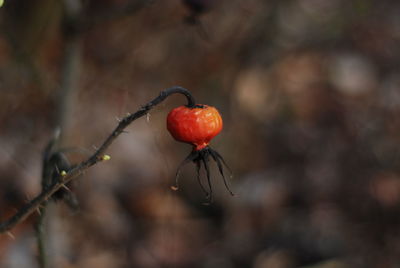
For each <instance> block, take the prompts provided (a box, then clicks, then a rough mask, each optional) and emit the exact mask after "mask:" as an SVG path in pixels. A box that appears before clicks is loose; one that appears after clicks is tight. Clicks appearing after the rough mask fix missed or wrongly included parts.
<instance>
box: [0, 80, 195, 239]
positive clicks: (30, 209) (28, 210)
mask: <svg viewBox="0 0 400 268" xmlns="http://www.w3.org/2000/svg"><path fill="white" fill-rule="evenodd" d="M176 93H179V94H183V95H184V96H185V97H186V99H187V101H188V104H187V106H188V107H194V106H195V100H194V98H193V96H192V94H191V93H190V92H189V90H187V89H185V88H183V87H179V86H174V87H171V88H168V89H165V90H163V91H161V93H160V95H158V97H156V98H155V99H153V100H152V101H150V102H148V103H147V104H146V105H144V106H143V107H142V108H140V109H139V110H138V111H136V112H135V113H133V114H129V115H127V116H126V117H124V118H123V119H122V120H121V121H120V122H119V124H118V125H117V127H116V128H115V129H114V131H113V132H112V133H111V134H110V135H109V136H108V137H107V138H106V140H105V141H104V142H103V144H102V145H101V146H100V148H99V149H97V151H96V152H95V153H94V154H93V155H92V156H90V157H89V158H88V159H87V160H85V161H83V162H81V163H79V164H78V165H76V166H75V167H74V168H72V169H71V170H70V171H69V172H68V173H67V174H66V175H65V176H62V175H60V177H59V180H58V181H56V182H55V183H53V184H52V185H51V186H50V187H48V188H47V189H44V190H42V192H41V193H40V194H39V195H38V196H36V197H35V198H33V199H32V200H31V201H30V202H29V203H27V204H26V205H25V206H23V207H22V208H20V209H19V210H18V211H17V212H16V213H15V214H14V215H13V216H11V217H10V218H9V219H8V220H6V221H4V222H2V223H0V233H5V232H7V231H9V230H10V229H11V228H13V227H14V226H15V225H17V224H18V223H20V222H22V221H23V220H25V219H26V218H27V217H28V216H29V215H31V214H32V213H34V212H35V211H36V210H37V209H38V208H39V206H40V205H41V204H43V202H45V201H47V200H48V199H49V198H50V197H51V196H52V195H53V194H54V193H55V192H56V191H57V190H59V189H60V188H61V187H63V186H64V185H65V184H67V183H68V182H70V181H71V180H73V179H75V178H76V177H77V176H78V175H80V174H82V173H84V172H85V171H86V170H87V169H88V168H90V167H91V166H93V165H95V164H97V163H98V162H100V161H102V155H103V154H104V152H105V151H106V150H107V148H108V147H109V146H110V145H111V144H112V143H113V142H114V140H115V139H116V138H117V137H118V136H119V135H120V134H121V133H123V131H124V129H125V128H126V127H127V126H128V125H129V124H131V123H132V122H133V121H135V120H137V119H139V118H140V117H142V116H144V115H146V114H147V113H148V112H149V111H150V110H151V109H152V108H153V107H154V106H156V105H158V104H160V103H161V102H162V101H164V100H165V99H166V98H167V97H169V96H170V95H172V94H176Z"/></svg>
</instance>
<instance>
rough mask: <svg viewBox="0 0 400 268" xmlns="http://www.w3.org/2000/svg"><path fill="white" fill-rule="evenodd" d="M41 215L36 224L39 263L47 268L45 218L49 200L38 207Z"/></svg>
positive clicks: (41, 267) (43, 267)
mask: <svg viewBox="0 0 400 268" xmlns="http://www.w3.org/2000/svg"><path fill="white" fill-rule="evenodd" d="M38 210H39V217H38V219H37V222H36V224H35V231H36V240H37V245H38V257H37V258H38V263H39V267H40V268H47V267H48V261H47V254H46V252H47V251H46V242H45V240H46V236H45V233H46V232H45V224H44V223H45V218H46V210H47V202H43V204H42V206H41V207H40V208H39V209H38Z"/></svg>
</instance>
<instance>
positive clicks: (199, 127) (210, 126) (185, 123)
mask: <svg viewBox="0 0 400 268" xmlns="http://www.w3.org/2000/svg"><path fill="white" fill-rule="evenodd" d="M199 106H201V107H202V108H198V107H195V108H189V107H186V106H179V107H177V108H175V109H173V110H172V111H171V112H169V114H168V116H167V128H168V131H169V132H170V133H171V135H172V137H174V139H175V140H177V141H181V142H186V143H189V144H192V145H193V146H194V147H195V148H194V150H201V149H203V148H205V147H206V146H207V145H208V144H209V143H210V140H211V139H212V138H214V137H215V136H216V135H218V133H220V132H221V130H222V127H223V123H222V118H221V115H220V114H219V112H218V110H217V109H216V108H214V107H212V106H208V105H203V104H200V105H199Z"/></svg>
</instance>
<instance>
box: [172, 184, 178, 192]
mask: <svg viewBox="0 0 400 268" xmlns="http://www.w3.org/2000/svg"><path fill="white" fill-rule="evenodd" d="M171 190H173V191H178V190H179V187H178V186H176V185H172V186H171Z"/></svg>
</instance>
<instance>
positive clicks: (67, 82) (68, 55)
mask: <svg viewBox="0 0 400 268" xmlns="http://www.w3.org/2000/svg"><path fill="white" fill-rule="evenodd" d="M62 4H63V18H62V29H63V32H62V33H63V45H64V51H63V58H62V65H61V67H62V69H61V77H60V88H59V89H57V90H56V92H57V93H58V94H57V95H56V99H55V103H56V107H57V111H56V118H55V124H54V125H55V133H57V134H56V135H55V137H53V138H52V140H51V141H50V142H49V145H48V146H47V147H46V150H45V152H44V157H43V174H42V191H45V190H46V189H47V188H48V187H49V186H50V185H51V184H52V183H53V180H55V181H57V177H58V176H59V173H57V172H55V170H54V169H57V168H61V166H60V165H59V164H60V163H57V162H56V161H54V157H53V156H56V155H57V151H58V150H59V148H60V146H62V145H63V143H64V139H63V138H64V136H65V135H64V134H65V132H66V131H67V129H68V128H69V126H70V122H69V121H70V118H71V111H72V110H73V109H72V106H73V103H74V99H75V97H74V96H75V92H76V91H77V90H78V81H79V74H80V67H81V50H82V37H81V34H80V32H81V31H80V27H81V25H80V24H81V16H82V2H81V0H63V1H62ZM50 145H51V146H50ZM64 166H65V165H64ZM59 192H60V191H57V193H59ZM67 194H70V195H73V193H67ZM56 195H57V194H56ZM48 205H49V202H47V201H45V202H43V203H42V205H41V206H40V208H38V212H39V216H38V218H37V220H36V223H35V232H36V240H37V246H38V256H37V258H38V264H39V267H40V268H47V267H48V266H49V263H51V260H49V259H48V258H49V254H48V253H47V246H46V240H47V239H46V238H47V237H46V236H49V231H48V230H46V229H48V228H47V224H46V222H48V221H47V218H49V217H50V218H51V217H52V216H53V214H54V210H49V208H48ZM50 266H51V265H50Z"/></svg>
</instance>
